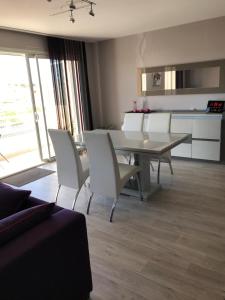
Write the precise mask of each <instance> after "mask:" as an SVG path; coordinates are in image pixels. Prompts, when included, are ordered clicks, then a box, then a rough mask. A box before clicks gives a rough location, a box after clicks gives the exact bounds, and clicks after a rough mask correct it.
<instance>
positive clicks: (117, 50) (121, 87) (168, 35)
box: [96, 17, 225, 127]
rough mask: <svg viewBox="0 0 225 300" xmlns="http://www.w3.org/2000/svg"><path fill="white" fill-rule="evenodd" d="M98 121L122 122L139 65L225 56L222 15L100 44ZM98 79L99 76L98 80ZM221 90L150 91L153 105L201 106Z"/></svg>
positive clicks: (221, 96) (134, 89)
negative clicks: (172, 93) (171, 93)
mask: <svg viewBox="0 0 225 300" xmlns="http://www.w3.org/2000/svg"><path fill="white" fill-rule="evenodd" d="M98 49H99V52H98V55H99V64H100V87H101V91H100V93H101V97H100V98H101V103H102V116H101V117H102V122H103V124H104V125H109V124H113V125H115V126H117V127H119V126H120V124H121V119H122V116H123V112H124V111H127V110H130V109H131V108H132V100H137V101H138V103H139V104H140V105H141V104H142V101H143V97H138V96H137V74H136V71H137V68H138V67H153V66H162V65H171V64H180V63H191V62H198V61H207V60H216V59H224V58H225V17H222V18H217V19H212V20H207V21H202V22H197V23H192V24H187V25H182V26H177V27H172V28H167V29H163V30H157V31H152V32H147V33H143V34H138V35H133V36H128V37H124V38H118V39H113V40H108V41H103V42H99V43H98ZM96 80H97V79H96ZM210 99H225V94H212V95H209V94H204V95H177V96H150V97H146V100H147V103H148V105H149V108H151V109H194V108H195V109H205V108H206V104H207V101H208V100H210Z"/></svg>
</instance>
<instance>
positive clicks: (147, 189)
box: [123, 154, 161, 201]
mask: <svg viewBox="0 0 225 300" xmlns="http://www.w3.org/2000/svg"><path fill="white" fill-rule="evenodd" d="M149 158H150V157H149V155H147V154H134V164H135V165H136V166H140V167H141V169H142V171H141V172H140V177H139V178H140V181H141V187H142V194H143V199H144V200H145V201H146V200H149V199H150V197H151V195H152V194H154V193H155V192H156V191H157V190H159V189H160V187H161V186H160V184H157V183H152V182H151V170H150V167H149V166H150V159H149ZM123 193H124V194H126V195H131V196H134V197H139V191H138V186H137V183H136V181H134V180H130V181H129V182H128V183H127V184H126V186H125V188H124V189H123Z"/></svg>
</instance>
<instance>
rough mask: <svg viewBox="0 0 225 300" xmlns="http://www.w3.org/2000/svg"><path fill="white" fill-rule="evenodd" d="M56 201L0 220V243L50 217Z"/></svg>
mask: <svg viewBox="0 0 225 300" xmlns="http://www.w3.org/2000/svg"><path fill="white" fill-rule="evenodd" d="M54 206H55V203H47V204H42V205H37V206H34V207H31V208H28V209H25V210H21V211H19V212H17V213H15V214H13V215H10V216H8V217H7V218H4V219H1V220H0V245H2V244H4V243H6V242H7V241H9V240H11V239H12V238H14V237H16V236H17V235H19V234H21V233H23V232H24V231H26V230H28V229H29V228H31V227H33V226H35V225H37V224H38V223H40V222H42V221H43V220H44V219H46V218H48V217H49V216H50V215H51V213H52V210H53V208H54Z"/></svg>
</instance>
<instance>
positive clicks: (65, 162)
mask: <svg viewBox="0 0 225 300" xmlns="http://www.w3.org/2000/svg"><path fill="white" fill-rule="evenodd" d="M48 132H49V135H50V137H51V140H52V144H53V147H54V151H55V156H56V163H57V173H58V182H59V184H62V185H64V186H67V187H71V188H74V189H78V188H80V186H81V185H82V175H83V170H82V165H81V160H80V157H79V153H78V151H77V149H76V146H75V144H74V141H73V138H72V136H71V134H70V132H69V131H67V130H60V129H49V130H48Z"/></svg>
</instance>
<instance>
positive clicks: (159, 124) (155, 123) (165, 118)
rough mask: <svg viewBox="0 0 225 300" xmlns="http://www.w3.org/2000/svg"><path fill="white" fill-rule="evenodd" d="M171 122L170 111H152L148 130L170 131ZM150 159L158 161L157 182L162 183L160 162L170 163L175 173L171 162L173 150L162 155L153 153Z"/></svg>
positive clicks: (171, 169) (171, 170)
mask: <svg viewBox="0 0 225 300" xmlns="http://www.w3.org/2000/svg"><path fill="white" fill-rule="evenodd" d="M170 123H171V114H170V113H151V114H149V116H148V122H147V128H146V131H147V132H159V133H169V132H170ZM150 160H154V161H158V172H157V182H158V183H160V164H161V162H165V163H168V164H169V167H170V172H171V174H173V167H172V163H171V151H170V150H169V151H167V152H165V153H163V154H161V155H159V156H158V155H151V157H150Z"/></svg>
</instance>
